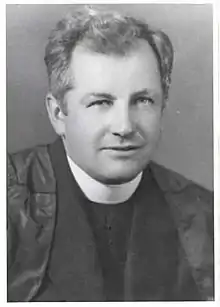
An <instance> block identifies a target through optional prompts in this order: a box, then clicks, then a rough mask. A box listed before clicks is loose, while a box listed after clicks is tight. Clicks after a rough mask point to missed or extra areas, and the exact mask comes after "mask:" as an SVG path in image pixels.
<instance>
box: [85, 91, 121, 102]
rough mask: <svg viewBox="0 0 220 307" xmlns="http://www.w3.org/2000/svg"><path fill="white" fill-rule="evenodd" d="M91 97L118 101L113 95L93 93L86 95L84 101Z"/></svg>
mask: <svg viewBox="0 0 220 307" xmlns="http://www.w3.org/2000/svg"><path fill="white" fill-rule="evenodd" d="M89 97H96V98H105V99H109V100H116V99H117V98H116V97H115V96H113V95H112V94H109V93H104V92H103V93H100V92H92V93H89V94H87V95H85V96H84V97H83V100H84V99H85V98H89Z"/></svg>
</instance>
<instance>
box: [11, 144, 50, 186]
mask: <svg viewBox="0 0 220 307" xmlns="http://www.w3.org/2000/svg"><path fill="white" fill-rule="evenodd" d="M48 148H49V144H43V145H37V146H35V147H32V148H27V149H24V150H20V151H18V152H14V153H10V154H8V158H7V164H8V165H7V175H8V186H10V185H13V184H15V183H16V184H19V185H27V184H29V183H30V182H31V183H32V185H33V190H35V188H36V185H37V186H38V188H39V186H40V187H41V190H42V191H43V190H44V188H43V185H44V184H46V186H45V188H47V190H48V188H49V190H53V191H54V178H53V177H54V176H53V168H52V164H51V159H50V155H49V150H48Z"/></svg>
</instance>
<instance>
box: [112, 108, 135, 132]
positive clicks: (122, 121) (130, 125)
mask: <svg viewBox="0 0 220 307" xmlns="http://www.w3.org/2000/svg"><path fill="white" fill-rule="evenodd" d="M111 132H112V133H113V134H114V135H119V136H122V137H126V136H130V135H131V134H133V132H134V120H133V116H132V112H131V110H130V108H129V106H126V105H123V104H122V105H120V106H119V107H116V108H114V112H113V114H112V118H111Z"/></svg>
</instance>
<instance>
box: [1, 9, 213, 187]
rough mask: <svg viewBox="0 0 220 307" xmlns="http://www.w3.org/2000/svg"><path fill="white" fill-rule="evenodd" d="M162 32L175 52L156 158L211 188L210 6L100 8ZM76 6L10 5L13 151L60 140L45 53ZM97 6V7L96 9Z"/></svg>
mask: <svg viewBox="0 0 220 307" xmlns="http://www.w3.org/2000/svg"><path fill="white" fill-rule="evenodd" d="M102 6H105V7H108V8H111V9H116V10H119V11H123V12H127V13H129V14H133V15H134V16H136V17H140V18H142V19H144V20H146V22H149V24H150V25H153V26H155V27H157V28H161V29H162V30H164V31H165V32H166V33H167V34H168V35H169V37H170V38H171V40H172V43H173V46H174V50H175V61H174V70H173V74H172V85H171V90H170V99H169V103H168V106H167V109H166V111H165V114H164V120H163V127H164V131H163V135H162V139H161V142H160V145H159V147H158V149H157V152H156V154H155V156H154V160H155V161H157V162H158V163H160V164H162V165H164V166H165V167H167V168H170V169H173V170H174V171H176V172H179V173H181V174H183V175H184V176H185V177H187V178H189V179H192V180H193V181H195V182H197V183H199V184H200V185H202V186H204V187H206V188H208V189H210V190H213V137H212V136H213V131H212V130H213V123H212V116H213V111H212V108H213V73H212V69H213V68H212V56H213V53H212V39H213V38H212V34H213V33H212V5H211V4H114V5H113V4H112V5H99V7H102ZM75 7H76V5H61V4H56V5H55V4H41V5H40V4H29V5H24V4H23V5H7V35H6V37H7V146H8V151H9V152H15V151H17V150H20V149H24V148H28V147H31V146H34V145H37V144H42V143H47V142H51V141H53V140H54V139H55V137H56V135H55V133H54V131H53V130H52V127H51V125H50V123H49V120H48V118H47V114H46V109H45V106H44V99H45V95H46V92H47V76H46V68H45V65H44V61H43V58H44V48H45V45H46V42H47V37H48V35H49V32H50V30H51V29H52V28H53V27H54V26H55V24H56V22H57V21H58V20H59V19H60V18H62V16H63V15H65V14H66V13H67V12H69V11H70V10H74V8H75ZM94 7H96V5H94Z"/></svg>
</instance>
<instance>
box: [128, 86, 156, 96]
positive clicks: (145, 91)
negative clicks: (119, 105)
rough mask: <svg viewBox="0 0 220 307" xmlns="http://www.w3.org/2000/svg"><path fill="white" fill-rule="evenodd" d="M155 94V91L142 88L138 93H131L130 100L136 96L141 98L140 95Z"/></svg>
mask: <svg viewBox="0 0 220 307" xmlns="http://www.w3.org/2000/svg"><path fill="white" fill-rule="evenodd" d="M156 94H157V92H156V91H153V90H149V89H147V88H144V89H143V90H140V91H137V92H134V93H132V95H131V97H132V98H135V97H137V96H141V95H150V96H154V95H156Z"/></svg>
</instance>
